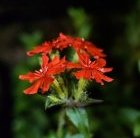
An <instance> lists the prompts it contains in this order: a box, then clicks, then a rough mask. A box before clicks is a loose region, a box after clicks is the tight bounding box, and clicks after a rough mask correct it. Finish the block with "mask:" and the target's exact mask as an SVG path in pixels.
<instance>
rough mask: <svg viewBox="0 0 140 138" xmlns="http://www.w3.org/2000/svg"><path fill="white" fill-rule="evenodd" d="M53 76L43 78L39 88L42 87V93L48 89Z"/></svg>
mask: <svg viewBox="0 0 140 138" xmlns="http://www.w3.org/2000/svg"><path fill="white" fill-rule="evenodd" d="M53 80H54V79H53V78H51V77H49V78H44V80H43V83H42V86H41V89H42V93H44V92H46V91H48V89H49V87H50V85H51V83H52V82H53Z"/></svg>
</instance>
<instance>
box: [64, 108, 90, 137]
mask: <svg viewBox="0 0 140 138" xmlns="http://www.w3.org/2000/svg"><path fill="white" fill-rule="evenodd" d="M66 115H67V116H68V117H69V119H70V120H71V122H72V123H73V124H74V126H75V127H76V128H77V129H78V130H79V132H81V133H83V134H84V135H85V136H86V137H87V138H88V137H89V122H88V116H87V112H86V110H85V109H82V108H71V109H70V108H69V109H67V110H66Z"/></svg>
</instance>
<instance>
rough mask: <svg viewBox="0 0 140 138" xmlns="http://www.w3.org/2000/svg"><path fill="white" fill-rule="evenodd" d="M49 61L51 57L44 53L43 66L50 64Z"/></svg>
mask: <svg viewBox="0 0 140 138" xmlns="http://www.w3.org/2000/svg"><path fill="white" fill-rule="evenodd" d="M48 61H49V58H48V57H47V56H46V54H43V55H42V67H43V68H44V67H46V66H47V65H48Z"/></svg>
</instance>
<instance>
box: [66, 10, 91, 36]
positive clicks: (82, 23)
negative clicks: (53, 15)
mask: <svg viewBox="0 0 140 138" xmlns="http://www.w3.org/2000/svg"><path fill="white" fill-rule="evenodd" d="M68 14H69V16H70V17H71V19H72V23H73V25H74V27H75V30H76V33H77V35H78V36H79V37H83V38H88V37H89V35H90V32H91V30H92V25H91V22H90V18H89V16H88V15H87V14H86V12H85V11H84V9H82V8H79V9H78V8H70V9H69V10H68Z"/></svg>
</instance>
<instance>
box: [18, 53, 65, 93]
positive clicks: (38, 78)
mask: <svg viewBox="0 0 140 138" xmlns="http://www.w3.org/2000/svg"><path fill="white" fill-rule="evenodd" d="M64 70H65V58H63V59H61V60H60V59H59V58H58V57H55V58H54V59H53V60H52V61H51V62H49V59H48V57H47V56H46V55H42V65H41V69H40V70H39V71H35V72H29V73H27V74H25V75H20V76H19V78H20V79H21V80H28V81H29V82H30V83H32V86H31V87H29V88H27V89H26V90H24V93H26V94H35V93H37V92H38V90H39V89H41V91H42V93H45V92H46V91H48V89H49V87H50V85H51V84H52V83H53V80H54V75H56V74H59V73H61V72H63V71H64Z"/></svg>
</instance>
